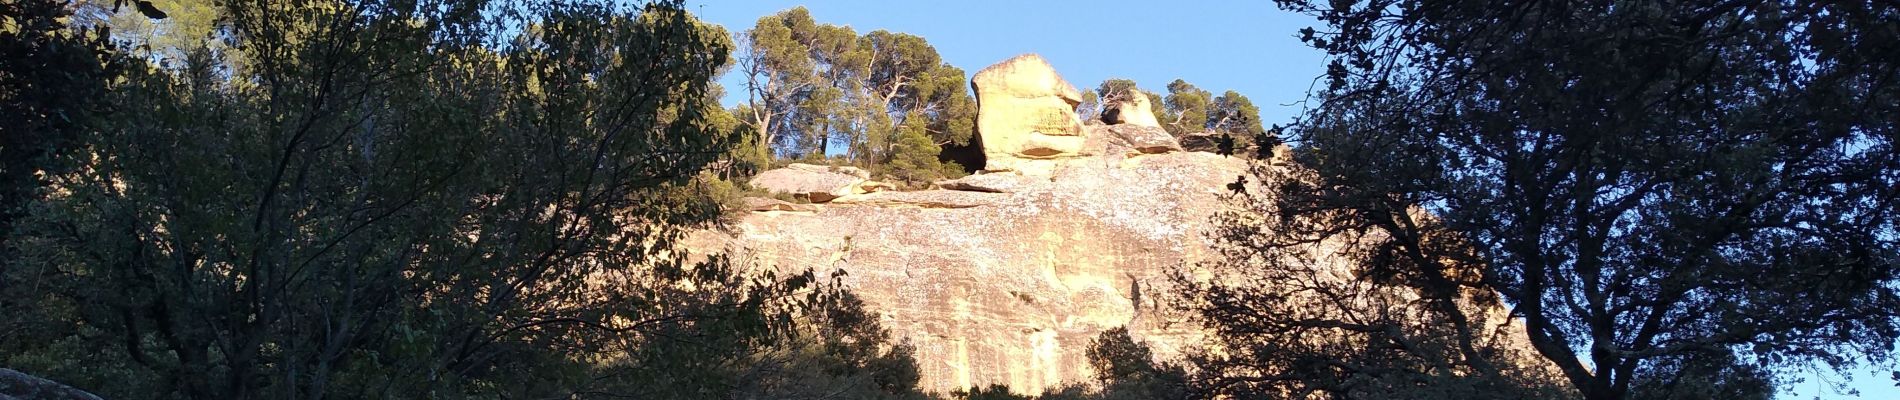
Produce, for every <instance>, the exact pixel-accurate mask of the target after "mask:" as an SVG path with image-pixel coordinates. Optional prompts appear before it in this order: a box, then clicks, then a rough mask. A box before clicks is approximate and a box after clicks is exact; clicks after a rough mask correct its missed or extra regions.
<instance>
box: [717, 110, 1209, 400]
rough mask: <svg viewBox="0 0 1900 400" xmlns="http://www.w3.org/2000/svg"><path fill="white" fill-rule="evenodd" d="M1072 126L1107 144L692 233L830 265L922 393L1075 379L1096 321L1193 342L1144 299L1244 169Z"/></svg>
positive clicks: (1196, 239) (785, 262)
mask: <svg viewBox="0 0 1900 400" xmlns="http://www.w3.org/2000/svg"><path fill="white" fill-rule="evenodd" d="M1085 134H1086V135H1089V136H1091V137H1092V138H1091V140H1090V143H1091V146H1092V147H1094V150H1096V151H1097V152H1098V153H1099V154H1104V155H1103V156H1098V157H1088V158H1078V159H1071V160H1064V161H1048V160H1038V161H1037V162H1048V163H1051V164H1050V165H1047V166H1039V167H1038V168H1044V169H1046V171H1047V174H1048V175H1023V174H1018V173H1013V172H1011V173H990V174H981V175H974V176H970V177H966V178H962V179H958V180H955V181H949V182H942V183H940V184H939V186H940V187H946V188H956V189H955V190H952V189H936V190H924V191H913V192H878V193H868V194H858V195H847V196H843V197H840V198H838V199H836V200H833V201H831V202H830V203H827V204H821V205H812V206H813V207H815V208H816V211H798V212H790V211H777V210H767V211H759V212H749V213H746V214H745V215H744V216H743V217H741V218H739V219H738V221H737V222H736V223H735V224H734V226H733V229H730V230H728V231H726V232H709V233H707V234H704V235H702V236H701V237H700V238H697V239H696V240H699V241H700V242H701V243H704V244H702V246H703V247H709V248H711V249H708V250H712V249H723V250H727V251H731V252H733V254H735V255H736V256H737V257H738V259H739V260H741V261H749V262H752V263H755V264H757V265H761V266H767V267H773V268H778V269H782V270H803V269H805V268H812V269H815V270H818V271H820V272H821V273H824V272H830V271H842V272H843V273H844V274H845V275H844V276H843V277H842V281H843V282H845V283H846V284H847V285H850V286H851V287H852V289H853V290H854V291H855V292H857V293H858V294H859V295H860V296H862V297H863V298H864V300H865V302H866V304H867V305H868V306H869V307H870V308H871V309H873V310H874V311H876V312H878V313H880V314H881V315H882V316H883V320H884V323H885V324H886V326H888V327H889V328H891V330H892V333H893V334H894V335H895V336H897V340H900V341H909V342H910V343H911V344H913V345H915V346H916V347H917V350H918V352H917V357H918V362H919V364H920V366H921V367H922V369H923V379H924V382H923V383H924V386H925V387H927V388H929V389H932V390H938V391H946V392H947V391H949V390H952V389H958V388H968V387H971V386H972V385H988V384H993V383H1000V384H1007V385H1009V386H1010V387H1012V388H1018V390H1030V391H1034V390H1037V389H1038V388H1045V387H1050V386H1054V385H1057V384H1060V383H1063V382H1085V381H1087V380H1088V379H1089V377H1090V376H1091V375H1090V373H1091V372H1090V371H1089V370H1088V367H1087V362H1086V359H1085V356H1084V354H1085V349H1086V348H1087V346H1088V343H1089V341H1090V340H1091V339H1094V338H1095V336H1096V335H1098V334H1099V333H1100V332H1101V331H1103V330H1106V329H1109V328H1113V327H1117V326H1124V325H1126V326H1129V327H1130V328H1131V329H1132V330H1133V332H1134V333H1135V335H1136V336H1138V337H1141V338H1143V339H1146V340H1148V341H1149V342H1150V344H1151V345H1153V346H1155V347H1156V350H1157V352H1158V353H1161V354H1163V355H1172V354H1174V353H1175V352H1176V351H1177V350H1178V348H1179V346H1182V345H1184V344H1186V343H1187V341H1188V340H1191V339H1192V338H1191V335H1192V332H1191V331H1190V330H1189V329H1186V328H1185V327H1180V326H1175V327H1165V326H1164V324H1162V323H1160V320H1161V319H1159V318H1153V317H1151V316H1150V314H1152V313H1154V312H1155V311H1154V310H1155V307H1156V306H1157V305H1158V303H1157V302H1156V300H1157V299H1158V297H1159V296H1156V294H1157V293H1162V292H1165V291H1166V286H1167V285H1166V280H1167V279H1166V274H1167V273H1168V271H1169V270H1170V269H1171V268H1173V267H1175V266H1179V265H1183V264H1184V263H1193V262H1196V261H1199V260H1203V259H1205V258H1206V257H1209V256H1210V250H1209V243H1208V239H1207V235H1206V231H1207V230H1208V229H1209V227H1210V226H1209V222H1208V220H1209V217H1210V216H1211V215H1212V214H1213V213H1214V212H1215V211H1216V210H1218V209H1219V208H1220V207H1221V204H1223V203H1222V202H1221V200H1220V195H1221V193H1222V191H1224V190H1225V189H1224V187H1225V184H1226V183H1229V182H1232V181H1233V180H1234V178H1235V177H1236V176H1238V175H1240V174H1241V173H1243V172H1242V171H1243V170H1244V168H1245V163H1244V162H1242V161H1240V160H1238V159H1234V158H1227V157H1222V156H1219V155H1214V154H1209V153H1199V152H1179V151H1167V150H1166V149H1167V148H1168V147H1167V146H1161V147H1155V146H1154V145H1153V144H1152V143H1149V144H1147V146H1148V147H1145V148H1148V149H1149V151H1148V152H1144V151H1142V150H1140V149H1138V148H1137V147H1136V146H1140V145H1141V144H1131V143H1128V142H1126V141H1123V140H1119V139H1117V138H1116V137H1117V135H1115V134H1114V132H1110V131H1109V129H1108V127H1105V126H1100V125H1092V126H1089V127H1088V129H1087V132H1085ZM1174 148H1178V147H1174ZM1156 149H1161V150H1156ZM1156 151H1160V152H1159V153H1156ZM1142 293H1147V294H1148V295H1147V296H1146V297H1144V296H1143V295H1142Z"/></svg>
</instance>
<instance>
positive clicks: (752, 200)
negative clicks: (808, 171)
mask: <svg viewBox="0 0 1900 400" xmlns="http://www.w3.org/2000/svg"><path fill="white" fill-rule="evenodd" d="M739 202H740V203H741V204H744V206H745V208H746V211H755V212H768V211H793V212H816V211H818V206H816V205H811V204H797V203H792V202H789V201H784V200H779V199H768V198H764V197H747V198H742V199H739Z"/></svg>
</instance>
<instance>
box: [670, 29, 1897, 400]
mask: <svg viewBox="0 0 1900 400" xmlns="http://www.w3.org/2000/svg"><path fill="white" fill-rule="evenodd" d="M799 5H804V6H805V8H807V9H810V10H811V15H812V18H813V19H816V20H817V21H818V22H820V23H829V24H839V25H848V26H850V27H852V28H854V29H856V30H857V31H858V33H859V34H863V33H866V32H870V31H875V30H878V29H884V30H889V31H893V32H904V33H909V34H913V35H917V36H922V37H923V38H924V39H925V40H929V41H930V44H931V45H933V46H935V47H936V48H937V52H938V53H939V54H942V55H943V58H944V60H946V61H948V62H950V64H951V65H955V66H957V67H959V68H963V70H964V72H966V73H976V71H977V70H979V69H983V67H986V66H989V65H990V64H993V63H996V62H997V61H1002V60H1004V59H1008V58H1010V57H1014V56H1016V55H1018V54H1023V53H1039V54H1042V56H1043V58H1046V59H1048V60H1049V63H1050V64H1054V65H1055V67H1056V71H1057V72H1059V73H1061V74H1062V77H1063V78H1065V79H1067V80H1068V81H1069V83H1072V84H1074V85H1075V86H1076V87H1077V88H1081V89H1084V90H1088V89H1093V88H1094V87H1095V86H1096V84H1098V83H1101V82H1102V80H1104V79H1109V78H1127V79H1133V80H1134V81H1135V82H1136V83H1137V84H1139V85H1140V86H1141V87H1142V88H1143V89H1147V90H1150V91H1154V92H1164V91H1165V90H1166V86H1167V84H1168V82H1170V81H1173V80H1175V79H1176V78H1179V79H1185V80H1187V81H1188V82H1189V83H1193V84H1194V85H1195V86H1199V87H1200V88H1202V89H1206V90H1208V91H1211V92H1214V93H1215V94H1216V95H1219V94H1220V93H1221V92H1222V91H1226V90H1235V91H1239V92H1240V93H1241V94H1244V95H1247V97H1248V98H1250V99H1252V100H1253V102H1254V104H1255V105H1258V106H1260V116H1261V118H1262V119H1263V120H1264V122H1266V123H1268V124H1274V123H1285V122H1287V121H1288V120H1290V119H1292V117H1293V116H1294V115H1297V114H1298V113H1299V111H1300V105H1299V104H1296V103H1297V102H1299V101H1300V100H1301V99H1304V98H1305V97H1306V92H1307V89H1308V88H1309V87H1311V86H1312V85H1313V82H1314V79H1315V78H1317V77H1319V76H1320V74H1321V73H1323V72H1324V64H1322V62H1323V59H1322V56H1323V54H1322V53H1320V52H1319V51H1317V50H1313V49H1311V48H1308V47H1306V46H1305V45H1303V44H1301V43H1300V41H1299V39H1297V38H1296V36H1295V35H1296V34H1297V33H1296V32H1297V31H1298V30H1299V29H1300V28H1303V27H1308V26H1315V25H1317V21H1315V20H1313V19H1312V18H1309V17H1306V16H1303V15H1297V14H1293V13H1288V12H1284V11H1280V10H1278V9H1275V8H1274V6H1273V4H1272V2H1270V1H1264V0H1261V1H1199V0H1161V1H1154V0H1149V1H1130V0H1097V1H1089V2H1075V1H1069V2H1056V1H1036V0H1018V1H1004V0H977V1H968V2H949V1H904V0H812V1H762V0H725V1H705V0H697V1H691V2H690V3H689V4H688V6H687V7H689V8H690V9H692V11H693V12H694V13H695V14H698V15H699V17H700V18H701V19H704V20H706V21H709V22H712V23H716V24H720V25H724V26H725V27H726V29H727V30H730V31H732V32H735V33H736V32H740V31H744V30H746V29H750V28H751V27H752V25H753V24H754V23H756V22H757V21H758V19H759V17H762V16H765V15H768V14H772V13H775V12H778V11H780V10H784V9H788V8H792V7H795V6H799ZM733 75H736V74H733ZM721 82H722V83H723V84H724V85H725V86H726V89H727V93H728V96H727V99H726V101H725V103H726V105H727V106H731V105H733V104H736V103H737V102H738V101H739V100H740V99H742V98H743V91H744V84H743V83H744V81H743V80H742V79H740V78H738V77H737V76H727V77H726V78H724V79H722V80H721ZM1880 371H1881V370H1880V369H1876V368H1863V369H1861V370H1858V371H1855V372H1854V373H1853V374H1851V375H1852V382H1851V383H1849V384H1848V386H1849V387H1850V388H1854V389H1858V390H1859V391H1860V393H1861V395H1860V396H1859V397H1852V396H1847V395H1844V394H1840V393H1834V391H1833V390H1831V389H1827V388H1828V387H1830V385H1829V384H1827V383H1826V382H1841V381H1843V380H1844V379H1843V378H1844V377H1842V376H1838V375H1835V374H1831V373H1806V374H1800V377H1801V378H1804V379H1806V382H1803V383H1794V384H1789V385H1786V386H1784V387H1783V388H1782V393H1781V395H1782V396H1781V397H1782V398H1786V399H1813V398H1821V399H1879V400H1887V399H1900V388H1896V387H1894V382H1893V381H1892V380H1891V379H1888V377H1887V374H1886V373H1885V372H1880Z"/></svg>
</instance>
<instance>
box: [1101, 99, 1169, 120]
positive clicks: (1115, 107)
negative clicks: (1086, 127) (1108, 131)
mask: <svg viewBox="0 0 1900 400" xmlns="http://www.w3.org/2000/svg"><path fill="white" fill-rule="evenodd" d="M1126 97H1127V98H1126V99H1121V100H1117V101H1115V102H1113V103H1110V104H1107V105H1105V106H1106V107H1104V108H1105V109H1104V110H1102V122H1107V123H1109V124H1111V125H1134V126H1147V127H1155V128H1160V127H1161V121H1156V120H1155V111H1154V104H1150V103H1149V102H1148V96H1142V95H1140V94H1136V95H1134V96H1126Z"/></svg>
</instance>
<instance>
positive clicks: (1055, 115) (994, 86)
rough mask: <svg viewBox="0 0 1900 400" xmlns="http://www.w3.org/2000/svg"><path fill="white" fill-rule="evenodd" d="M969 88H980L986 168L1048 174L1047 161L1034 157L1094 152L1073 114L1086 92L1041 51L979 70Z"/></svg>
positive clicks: (979, 130) (980, 129) (979, 116)
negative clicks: (1088, 148) (1064, 76)
mask: <svg viewBox="0 0 1900 400" xmlns="http://www.w3.org/2000/svg"><path fill="white" fill-rule="evenodd" d="M970 87H971V88H972V89H974V90H975V91H976V101H977V107H978V113H977V118H976V131H977V134H978V135H981V139H982V142H983V155H984V156H985V157H986V161H985V164H984V166H983V169H985V170H989V171H1022V172H1026V173H1032V174H1046V173H1048V172H1049V170H1048V169H1047V168H1045V167H1048V166H1049V165H1048V164H1042V163H1035V162H1034V161H1041V160H1053V159H1063V158H1076V157H1084V156H1088V155H1091V154H1088V153H1086V152H1085V151H1084V148H1083V135H1082V120H1081V118H1080V117H1077V116H1076V114H1075V107H1076V106H1077V105H1080V104H1082V93H1081V92H1080V91H1077V90H1076V89H1075V86H1073V85H1070V84H1069V82H1068V81H1064V80H1062V76H1061V75H1057V74H1056V70H1055V67H1051V66H1050V65H1049V62H1048V61H1046V60H1043V59H1042V56H1039V55H1035V54H1025V55H1021V56H1016V57H1015V58H1011V59H1008V60H1004V61H1003V62H1000V63H997V64H996V65H991V66H989V67H988V68H984V69H983V70H982V71H977V73H976V76H975V77H974V78H972V79H970Z"/></svg>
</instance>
